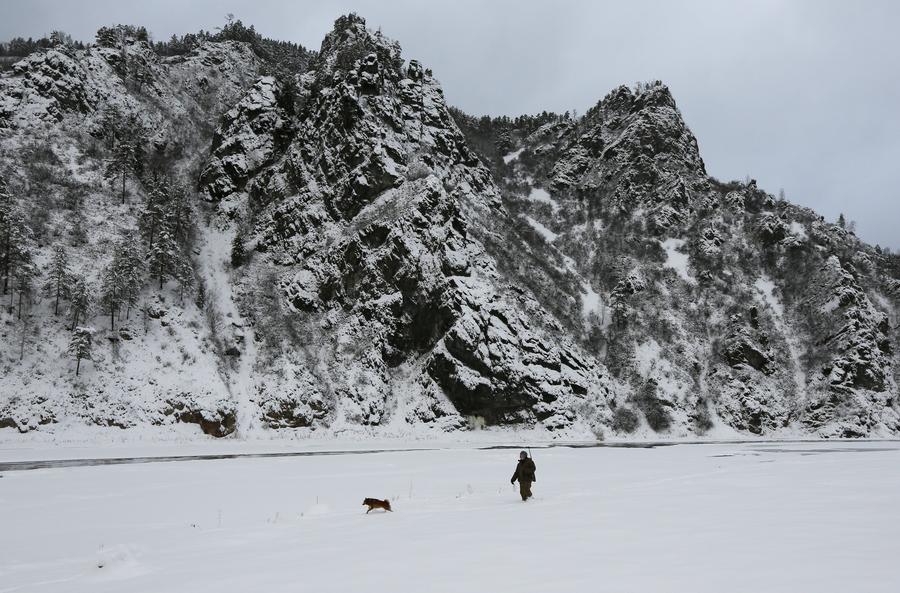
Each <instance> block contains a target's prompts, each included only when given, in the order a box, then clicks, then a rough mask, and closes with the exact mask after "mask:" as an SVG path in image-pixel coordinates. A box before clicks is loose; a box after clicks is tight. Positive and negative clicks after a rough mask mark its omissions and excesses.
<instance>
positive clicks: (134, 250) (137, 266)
mask: <svg viewBox="0 0 900 593" xmlns="http://www.w3.org/2000/svg"><path fill="white" fill-rule="evenodd" d="M116 267H117V268H118V275H119V278H120V280H121V282H122V302H123V304H125V305H126V306H127V310H126V317H128V316H129V315H130V312H131V308H132V307H135V306H137V303H138V297H139V296H140V294H141V288H143V286H144V272H145V271H146V263H145V261H144V254H143V252H142V250H141V248H140V243H139V242H138V239H137V237H136V236H135V234H134V232H132V231H126V233H125V234H123V235H122V238H121V239H120V240H119V244H118V246H117V248H116Z"/></svg>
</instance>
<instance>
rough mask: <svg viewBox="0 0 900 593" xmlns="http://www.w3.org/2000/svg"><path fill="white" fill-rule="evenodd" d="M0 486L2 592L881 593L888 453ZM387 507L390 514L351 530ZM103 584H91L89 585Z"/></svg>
mask: <svg viewBox="0 0 900 593" xmlns="http://www.w3.org/2000/svg"><path fill="white" fill-rule="evenodd" d="M517 452H518V451H517V450H516V449H502V450H459V449H456V450H436V451H411V452H388V453H375V454H346V455H331V456H319V457H293V458H269V459H232V460H222V461H197V462H175V463H152V464H141V465H123V466H98V467H82V468H68V469H46V470H32V471H9V472H4V474H3V478H2V479H0V524H2V525H3V526H4V537H3V538H0V592H4V593H6V592H9V593H11V592H13V591H28V592H44V591H67V592H78V591H90V592H92V593H99V592H103V591H123V590H127V591H129V592H130V593H143V592H150V591H154V592H155V591H167V592H176V591H192V592H193V591H217V592H222V593H228V592H238V591H240V592H245V591H267V592H278V591H317V592H328V591H344V592H345V591H367V592H373V593H377V592H381V591H390V592H396V591H446V592H451V591H452V592H459V591H516V592H521V591H526V592H527V591H541V592H546V591H715V592H717V593H720V592H723V591H729V592H742V591H746V592H754V593H756V592H759V591H766V592H777V591H785V592H788V591H790V592H792V593H793V592H796V591H817V592H827V591H848V590H852V591H895V590H897V587H898V584H900V576H898V572H897V569H896V567H895V564H894V563H893V558H894V557H895V556H896V551H897V546H896V542H897V541H898V540H897V536H898V535H900V509H898V506H897V500H900V473H898V472H897V471H896V468H897V467H898V462H900V445H898V444H897V443H896V442H890V443H808V444H765V443H760V444H742V445H735V444H710V445H675V446H667V447H659V448H654V449H626V448H593V449H565V448H554V449H535V450H534V457H535V461H536V464H537V477H538V482H537V483H536V484H535V487H534V491H535V500H533V501H529V502H528V503H522V502H521V501H520V500H519V499H518V496H517V493H516V492H515V490H514V488H513V487H512V486H511V485H510V483H509V477H510V475H511V474H512V471H513V468H514V466H515V459H516V455H517ZM367 496H372V497H379V498H381V497H388V498H390V499H391V501H392V505H393V507H394V509H395V512H394V513H383V512H380V511H373V512H372V513H370V514H369V515H365V508H364V507H363V506H362V505H361V503H362V499H363V498H364V497H367ZM101 565H102V568H101Z"/></svg>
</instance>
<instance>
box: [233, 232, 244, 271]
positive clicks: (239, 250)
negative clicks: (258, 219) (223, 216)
mask: <svg viewBox="0 0 900 593" xmlns="http://www.w3.org/2000/svg"><path fill="white" fill-rule="evenodd" d="M245 255H246V254H245V252H244V241H243V239H241V235H240V233H235V234H234V239H232V240H231V265H232V266H233V267H235V268H237V267H239V266H241V265H243V263H244V257H245Z"/></svg>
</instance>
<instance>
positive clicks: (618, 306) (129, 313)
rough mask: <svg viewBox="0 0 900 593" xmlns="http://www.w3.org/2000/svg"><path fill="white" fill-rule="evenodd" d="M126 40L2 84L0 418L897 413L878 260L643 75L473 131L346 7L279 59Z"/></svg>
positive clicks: (681, 423) (527, 424)
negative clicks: (87, 301)
mask: <svg viewBox="0 0 900 593" xmlns="http://www.w3.org/2000/svg"><path fill="white" fill-rule="evenodd" d="M129 32H133V28H121V29H120V30H118V35H115V36H113V37H112V38H113V39H114V42H113V43H98V44H96V45H94V46H91V47H88V48H87V49H84V50H72V49H66V48H65V47H55V48H51V49H48V50H43V51H40V52H38V53H35V54H32V55H31V56H29V57H27V58H26V59H24V60H22V61H21V62H19V63H17V64H16V65H15V66H14V68H13V70H12V71H11V72H9V73H6V74H4V75H3V76H2V77H0V150H2V152H0V173H2V176H3V186H2V187H0V190H2V191H3V192H4V194H5V195H6V196H8V198H6V199H4V200H2V202H3V203H5V204H7V209H6V210H4V211H3V212H8V214H3V213H2V212H0V216H4V217H5V218H2V219H0V222H2V223H3V224H4V225H5V226H4V227H3V229H11V231H9V232H8V233H7V235H8V236H9V237H12V243H11V244H13V245H12V247H9V246H7V247H6V248H5V249H6V251H4V258H5V259H4V260H2V263H4V264H5V263H6V262H9V266H8V267H9V270H10V271H9V273H8V278H9V280H8V285H7V287H6V288H5V293H4V295H5V297H4V298H6V297H8V298H9V299H10V301H9V303H10V305H9V306H4V307H3V313H2V315H3V318H2V319H3V325H2V326H0V337H2V341H0V344H2V345H0V356H2V362H0V364H2V367H0V368H2V372H3V376H2V379H0V395H2V397H0V427H8V428H10V429H17V430H19V431H22V432H26V431H32V430H37V431H48V432H57V433H61V434H66V433H67V431H73V430H76V427H78V426H81V425H84V424H90V425H101V426H119V427H122V428H126V427H156V428H152V430H154V431H159V432H172V431H187V432H188V434H190V432H191V431H196V432H199V431H198V430H197V429H196V428H194V427H193V425H195V424H196V425H199V426H200V428H201V429H202V430H203V432H206V433H208V434H212V435H215V436H224V435H228V434H232V433H234V432H235V431H236V433H237V434H238V435H241V436H251V435H261V434H273V433H274V434H278V433H283V434H285V435H289V434H294V433H299V434H307V433H309V432H313V433H316V432H318V433H326V434H337V433H342V432H346V431H350V432H353V433H360V434H382V435H394V434H407V433H410V432H422V431H426V432H427V431H433V432H444V431H460V430H467V429H473V428H480V427H483V426H485V425H507V426H511V427H518V428H534V429H536V430H539V431H546V432H547V433H552V434H554V435H559V436H566V437H584V436H586V435H595V436H600V435H605V436H625V435H629V434H638V435H644V436H649V435H658V436H660V437H667V436H684V435H690V434H704V433H707V432H708V431H710V430H712V431H715V433H717V434H739V433H744V434H768V435H771V434H795V433H797V432H803V433H808V434H816V435H821V436H871V435H879V434H896V433H897V432H898V431H900V404H898V401H897V399H898V398H897V395H898V387H897V385H898V368H900V366H898V362H900V361H898V359H897V347H896V346H897V342H898V330H897V325H898V320H897V310H898V309H897V308H898V306H900V280H898V278H900V262H898V259H897V258H896V257H894V256H891V255H890V254H887V253H882V252H881V250H880V249H877V248H872V247H870V246H868V245H866V244H864V243H862V242H861V241H859V240H858V239H857V238H856V237H855V236H854V235H853V234H852V233H851V232H849V231H848V230H846V229H844V228H842V227H841V226H838V225H832V224H828V223H826V222H825V221H824V220H823V219H822V218H821V217H820V216H818V215H816V214H815V213H814V212H812V211H810V210H808V209H804V208H799V207H797V206H793V205H791V204H789V203H788V202H786V201H784V200H780V199H775V198H774V197H772V196H770V195H768V194H766V193H765V192H763V191H762V190H760V189H758V188H757V187H756V185H755V183H753V182H747V183H738V182H733V183H721V182H719V181H717V180H715V179H713V178H711V177H710V176H708V175H707V174H706V171H705V168H704V165H703V161H702V159H701V157H700V154H699V150H698V145H697V141H696V140H695V138H694V137H693V135H692V134H691V132H690V130H689V129H688V128H687V126H686V125H685V123H684V121H683V119H682V118H681V115H680V113H679V112H678V109H677V107H676V105H675V101H674V99H673V98H672V96H671V94H670V93H669V91H668V89H666V87H665V86H663V85H662V84H659V83H653V84H647V85H639V86H638V88H636V89H629V88H626V87H621V88H619V89H616V90H614V91H613V92H611V93H610V94H609V95H608V96H607V97H606V98H604V99H603V100H602V101H600V102H599V103H598V104H597V106H596V107H594V108H592V109H591V110H590V111H589V112H588V113H586V114H585V115H584V116H583V117H581V118H577V119H576V118H571V117H556V116H552V117H549V116H548V117H538V118H519V119H517V120H514V121H508V122H501V123H500V124H497V123H496V122H493V121H492V120H489V119H487V125H485V118H482V119H481V120H479V119H475V118H471V117H469V116H466V115H465V114H462V113H460V112H458V111H455V110H451V109H449V108H448V106H447V105H446V103H445V100H444V97H443V92H442V90H441V87H440V85H439V83H438V82H437V80H436V79H435V78H434V76H433V74H432V73H431V71H430V70H428V69H426V68H425V67H423V66H422V65H421V64H419V63H418V62H417V61H415V60H410V61H408V62H407V61H405V60H404V59H403V58H402V57H401V52H400V46H399V45H398V44H397V43H396V42H394V41H392V40H389V39H387V38H385V37H383V36H382V35H381V34H380V33H375V32H372V31H371V30H368V29H367V28H366V25H365V21H364V20H363V19H362V18H360V17H358V16H356V15H348V16H345V17H341V18H339V19H338V20H337V21H336V23H335V26H334V29H333V31H331V32H330V33H329V34H328V35H327V36H326V38H325V40H324V41H323V43H322V46H321V49H320V50H319V51H318V52H317V53H312V52H310V53H309V54H308V55H306V54H304V56H303V60H302V61H301V62H300V63H299V65H298V62H297V61H296V60H295V61H294V62H292V64H293V65H292V68H293V70H291V71H289V72H288V73H287V74H285V72H284V67H283V62H278V61H277V60H275V59H274V58H273V56H272V55H271V54H267V53H266V52H264V51H259V47H258V45H256V44H254V43H253V41H252V40H251V41H250V42H248V41H237V40H233V39H222V38H214V37H211V38H207V39H206V40H205V41H204V42H203V43H202V44H199V45H198V46H197V47H195V48H194V49H193V50H192V51H190V52H188V53H185V54H183V55H178V56H173V57H168V58H162V57H160V55H159V52H158V51H154V48H153V47H152V46H151V45H149V44H148V43H147V42H146V41H143V40H141V39H140V38H137V37H135V36H133V35H129ZM109 37H110V35H105V36H104V37H103V38H104V39H107V38H109ZM98 39H100V36H98ZM132 137H134V138H139V139H140V141H135V142H132V141H130V140H129V139H130V138H132ZM123 151H124V152H123ZM123 154H124V155H125V157H127V158H125V157H123ZM136 155H138V156H136ZM123 159H124V160H123ZM120 161H121V162H125V163H126V164H127V167H119V168H117V163H119V162H120ZM136 163H137V164H139V166H136ZM122 171H124V172H122ZM123 188H124V191H123ZM123 195H124V198H123ZM3 221H9V222H3ZM16 229H19V230H16ZM0 230H2V229H0ZM17 246H19V247H17ZM17 250H18V251H17ZM23 254H24V255H23ZM129 254H131V258H130V259H129V257H128V256H129ZM134 254H137V256H136V257H135V256H134ZM142 259H145V260H146V262H145V263H146V264H147V265H146V266H142V265H140V261H141V260H142ZM62 260H66V261H65V262H64V263H65V266H63V265H62V264H61V263H60V262H61V261H62ZM29 262H33V263H34V266H35V268H36V270H38V271H40V274H38V275H37V276H35V278H34V279H33V280H29V278H28V276H29V274H28V272H27V270H28V269H29ZM122 262H125V263H122ZM127 262H132V265H130V266H129V265H128V263H127ZM135 262H136V263H135ZM66 266H67V267H68V270H69V271H68V272H67V273H66V274H63V276H64V278H65V279H66V281H65V282H64V283H62V285H61V284H60V283H59V282H58V281H57V282H56V283H55V284H54V282H53V279H54V278H58V277H59V276H60V274H54V273H53V270H54V269H57V270H59V269H60V268H61V267H66ZM5 269H6V267H4V270H5ZM23 270H24V272H23ZM2 273H3V274H4V275H7V274H6V272H5V271H4V272H2ZM129 273H130V275H129ZM38 276H39V277H38ZM79 276H81V277H82V283H83V286H86V287H89V288H90V290H89V292H91V293H92V294H94V295H96V297H97V298H96V299H95V300H96V302H97V306H96V307H94V309H93V310H92V311H88V312H87V313H81V315H80V319H78V316H79V307H78V306H77V302H78V299H77V298H76V296H73V295H76V293H77V291H75V290H72V289H73V288H74V287H75V286H76V284H78V282H77V281H76V279H77V277H79ZM129 278H130V279H131V280H129ZM135 278H136V279H135ZM0 279H2V278H0ZM44 284H46V285H47V287H46V288H45V289H44V290H43V291H39V290H38V288H39V287H41V286H42V285H44ZM119 285H122V287H123V288H121V289H116V290H112V288H110V287H117V286H119ZM60 286H62V288H60ZM128 287H133V288H134V289H133V290H131V291H129V289H128ZM117 291H118V292H117ZM57 294H59V295H61V301H62V305H60V306H59V307H57V305H56V301H57V299H56V296H57ZM116 295H119V296H118V297H117V296H116ZM20 297H23V298H21V299H20ZM117 298H118V300H116V299H117ZM20 300H21V301H22V302H23V303H24V304H23V306H22V307H19V306H18V303H19V301H20ZM30 303H32V304H30ZM55 311H56V313H55ZM76 326H79V327H82V328H83V330H78V329H74V328H75V327H76ZM91 329H93V333H92V334H91V331H90V330H91ZM79 332H81V333H79ZM73 333H74V334H76V335H80V336H87V335H90V336H92V337H91V340H90V343H91V356H90V360H88V359H82V360H80V361H79V360H78V359H77V353H78V352H77V350H78V348H77V347H75V346H73V347H72V348H70V347H69V345H70V343H73V344H74V343H75V342H76V340H73V339H72V336H73ZM76 366H79V373H78V374H77V375H76V373H75V368H76ZM179 427H180V428H179Z"/></svg>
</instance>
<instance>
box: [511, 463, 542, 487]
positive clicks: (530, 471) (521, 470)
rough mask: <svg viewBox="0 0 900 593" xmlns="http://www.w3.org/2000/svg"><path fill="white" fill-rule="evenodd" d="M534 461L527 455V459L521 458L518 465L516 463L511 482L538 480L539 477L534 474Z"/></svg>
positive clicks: (528, 482)
mask: <svg viewBox="0 0 900 593" xmlns="http://www.w3.org/2000/svg"><path fill="white" fill-rule="evenodd" d="M535 469H536V468H535V466H534V461H532V460H531V458H530V457H526V458H525V459H520V460H519V463H518V465H516V471H515V472H514V473H513V475H512V479H511V480H510V482H512V483H515V482H516V480H518V481H519V483H520V484H521V483H526V484H531V483H532V482H537V478H536V477H535V476H534V470H535Z"/></svg>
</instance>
